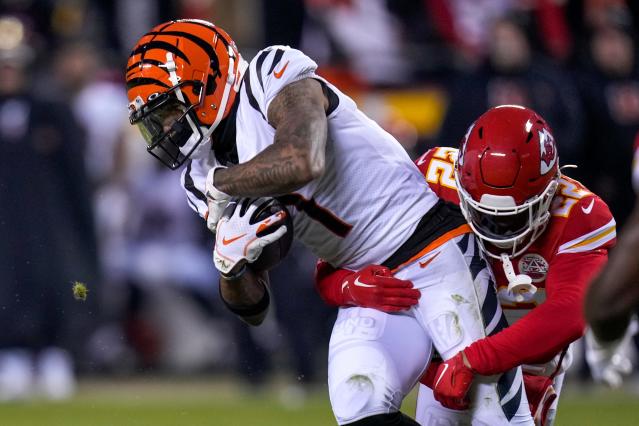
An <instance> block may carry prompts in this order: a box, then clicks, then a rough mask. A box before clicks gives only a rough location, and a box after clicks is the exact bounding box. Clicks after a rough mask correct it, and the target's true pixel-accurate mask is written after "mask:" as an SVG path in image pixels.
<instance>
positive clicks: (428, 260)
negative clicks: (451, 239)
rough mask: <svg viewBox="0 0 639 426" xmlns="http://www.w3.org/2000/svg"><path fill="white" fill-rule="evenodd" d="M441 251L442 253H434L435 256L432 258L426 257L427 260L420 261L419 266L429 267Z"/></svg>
mask: <svg viewBox="0 0 639 426" xmlns="http://www.w3.org/2000/svg"><path fill="white" fill-rule="evenodd" d="M439 253H441V251H438V252H437V253H435V254H434V255H433V257H431V258H429V259H426V260H425V261H423V262H419V267H420V268H425V267H427V266H428V265H430V262H432V261H433V260H435V258H436V257H437V256H439Z"/></svg>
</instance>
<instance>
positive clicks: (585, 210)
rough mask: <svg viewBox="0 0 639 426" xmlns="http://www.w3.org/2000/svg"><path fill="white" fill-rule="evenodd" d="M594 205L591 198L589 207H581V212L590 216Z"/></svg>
mask: <svg viewBox="0 0 639 426" xmlns="http://www.w3.org/2000/svg"><path fill="white" fill-rule="evenodd" d="M594 205H595V199H594V198H593V199H592V200H590V205H588V207H584V206H581V211H583V212H584V213H585V214H590V212H591V211H592V206H594Z"/></svg>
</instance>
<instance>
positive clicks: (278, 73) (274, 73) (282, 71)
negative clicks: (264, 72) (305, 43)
mask: <svg viewBox="0 0 639 426" xmlns="http://www.w3.org/2000/svg"><path fill="white" fill-rule="evenodd" d="M288 62H289V61H286V63H285V64H284V66H283V67H282V69H281V70H279V71H275V70H274V71H273V75H274V76H275V78H282V74H284V71H286V67H288Z"/></svg>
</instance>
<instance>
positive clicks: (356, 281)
mask: <svg viewBox="0 0 639 426" xmlns="http://www.w3.org/2000/svg"><path fill="white" fill-rule="evenodd" d="M353 284H354V285H356V286H357V287H375V285H374V284H364V283H363V282H361V281H360V280H359V277H357V278H355V281H354V282H353Z"/></svg>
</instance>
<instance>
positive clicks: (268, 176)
mask: <svg viewBox="0 0 639 426" xmlns="http://www.w3.org/2000/svg"><path fill="white" fill-rule="evenodd" d="M327 106H328V101H327V100H326V97H325V96H324V92H323V91H322V86H321V85H320V83H319V82H318V81H317V80H314V79H310V78H307V79H304V80H300V81H297V82H295V83H292V84H290V85H288V86H286V87H285V88H284V89H282V91H281V92H280V93H278V95H277V96H276V97H275V98H274V99H273V101H272V102H271V105H270V106H269V110H268V121H269V123H270V124H271V125H272V126H273V127H275V129H276V130H275V140H274V143H273V145H270V146H268V147H267V148H266V149H265V150H263V151H262V152H260V153H259V154H257V155H256V156H255V158H253V159H252V160H250V161H248V162H246V163H243V164H239V165H237V166H234V167H230V168H228V169H221V170H218V171H217V172H216V173H215V187H216V188H217V189H219V190H220V191H222V192H225V193H227V194H229V195H234V196H241V197H256V196H274V195H281V194H286V193H290V192H293V191H295V190H297V189H299V188H301V187H302V186H304V185H306V184H307V183H308V182H310V181H311V180H313V179H315V178H317V177H319V176H321V175H322V173H324V164H325V149H326V137H327V133H328V121H327V119H326V108H327Z"/></svg>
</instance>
